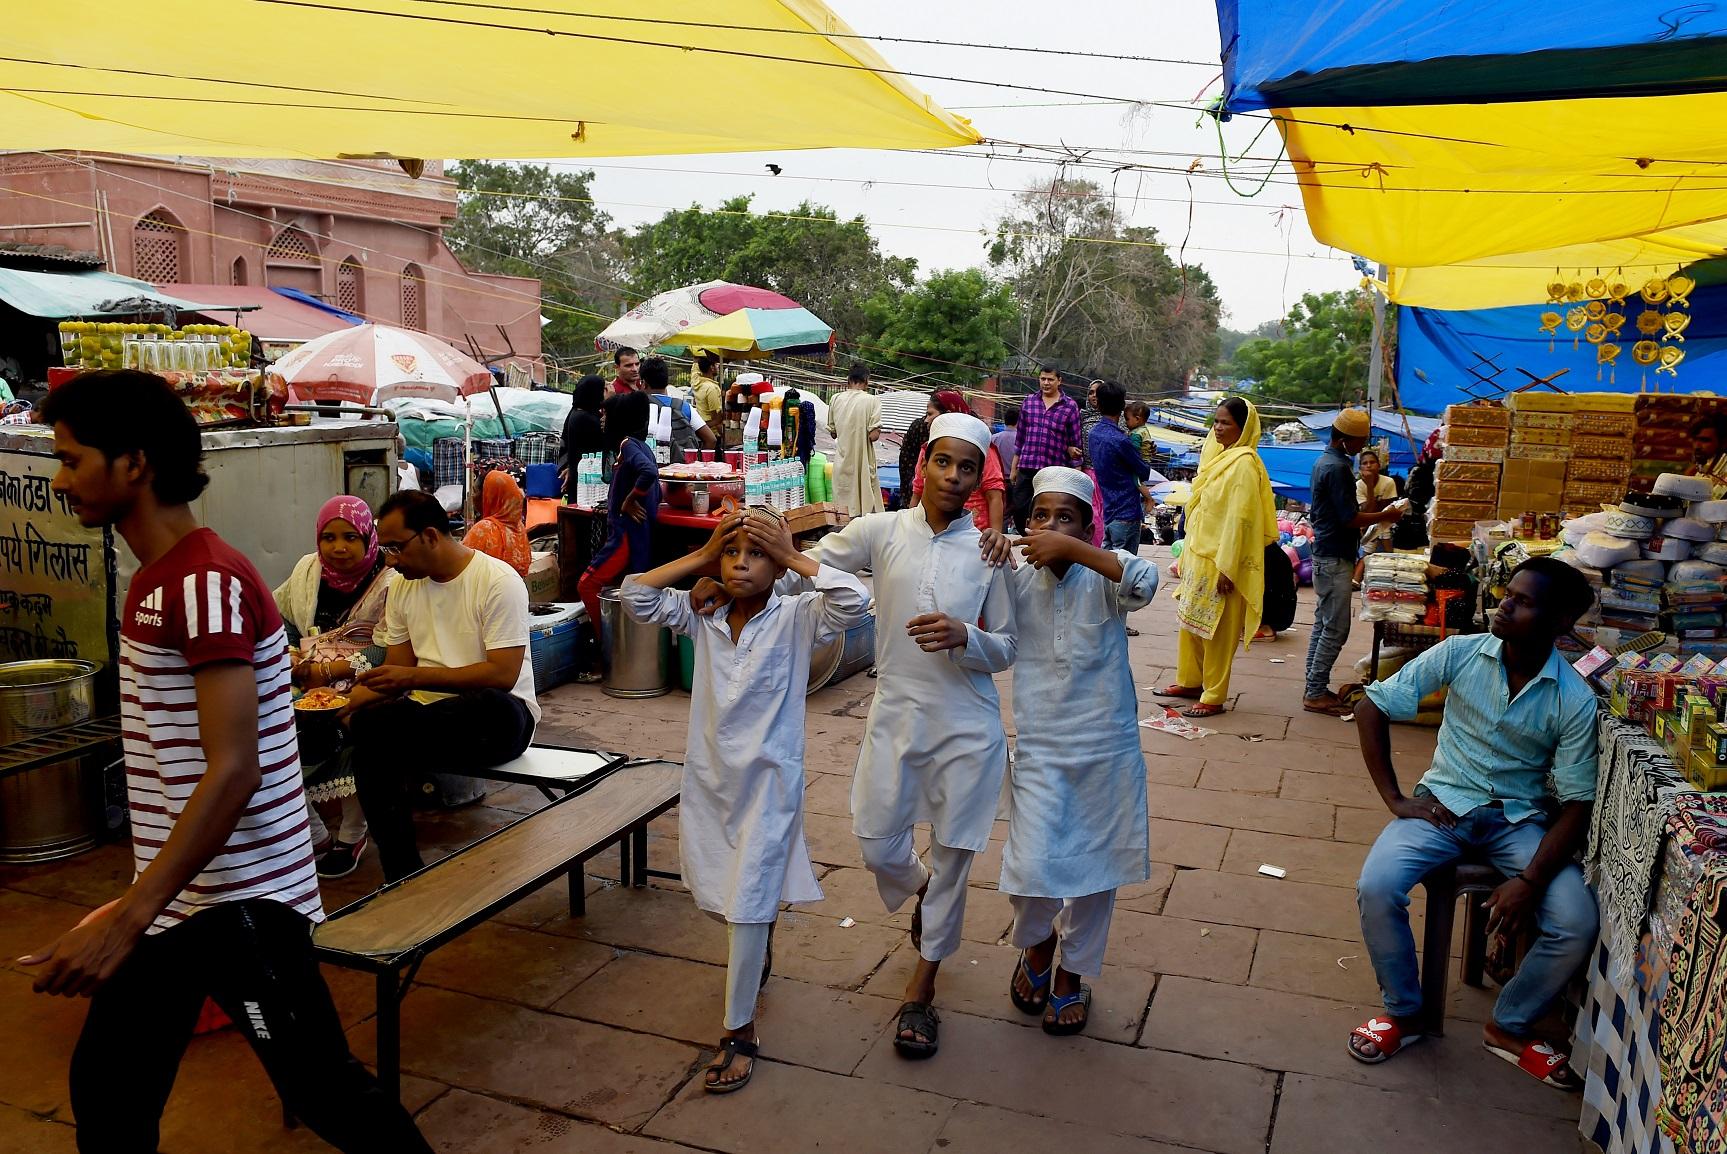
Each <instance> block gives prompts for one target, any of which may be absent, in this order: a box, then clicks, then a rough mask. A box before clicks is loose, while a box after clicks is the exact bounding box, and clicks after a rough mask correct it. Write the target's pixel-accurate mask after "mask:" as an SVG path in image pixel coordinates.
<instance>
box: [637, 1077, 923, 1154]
mask: <svg viewBox="0 0 1727 1154" xmlns="http://www.w3.org/2000/svg"><path fill="white" fill-rule="evenodd" d="M700 1083H701V1079H699V1078H692V1079H691V1080H690V1081H689V1082H688V1083H687V1084H686V1085H685V1086H684V1087H683V1089H682V1090H681V1091H680V1092H679V1094H678V1096H677V1098H676V1099H675V1100H674V1101H673V1102H672V1103H671V1104H670V1105H668V1106H667V1107H666V1108H665V1109H663V1110H661V1111H660V1112H659V1113H658V1114H657V1115H655V1116H654V1119H653V1121H651V1122H649V1123H648V1124H647V1126H646V1127H644V1128H643V1131H642V1132H643V1133H644V1134H649V1135H652V1136H654V1137H657V1138H668V1139H670V1140H672V1141H674V1142H687V1143H690V1144H691V1145H699V1146H701V1147H702V1148H704V1149H710V1150H723V1151H727V1152H728V1154H811V1152H813V1151H829V1152H834V1154H840V1152H848V1154H849V1152H851V1151H864V1150H872V1151H873V1150H883V1151H886V1150H895V1151H901V1150H903V1151H914V1150H915V1151H926V1150H929V1149H931V1148H932V1147H933V1146H934V1144H935V1141H936V1136H937V1135H938V1134H940V1133H941V1128H942V1126H943V1125H944V1124H945V1123H946V1122H947V1118H948V1115H949V1114H950V1113H951V1112H952V1111H953V1105H954V1104H953V1102H952V1101H951V1100H950V1099H948V1098H946V1097H942V1096H939V1095H937V1094H931V1093H926V1092H924V1091H922V1090H919V1089H916V1088H908V1087H901V1086H893V1085H885V1084H883V1083H882V1082H881V1081H879V1080H870V1079H864V1078H845V1077H841V1076H839V1075H837V1074H829V1073H825V1072H823V1071H819V1070H810V1069H805V1068H804V1067H801V1066H787V1065H782V1064H780V1063H777V1062H770V1061H765V1060H764V1061H763V1062H762V1064H761V1065H760V1066H759V1067H758V1068H757V1069H756V1072H755V1074H754V1075H753V1076H752V1077H751V1079H750V1084H749V1088H748V1089H747V1090H746V1091H745V1092H743V1093H741V1094H709V1093H707V1092H706V1091H704V1090H703V1089H702V1088H701V1084H700Z"/></svg>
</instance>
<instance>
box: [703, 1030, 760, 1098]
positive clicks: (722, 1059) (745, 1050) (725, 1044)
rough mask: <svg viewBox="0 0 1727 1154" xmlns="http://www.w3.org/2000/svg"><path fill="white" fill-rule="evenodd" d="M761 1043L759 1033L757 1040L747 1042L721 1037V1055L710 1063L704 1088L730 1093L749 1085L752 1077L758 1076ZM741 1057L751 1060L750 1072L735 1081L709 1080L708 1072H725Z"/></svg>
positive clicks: (714, 1092) (704, 1077)
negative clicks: (757, 1062)
mask: <svg viewBox="0 0 1727 1154" xmlns="http://www.w3.org/2000/svg"><path fill="white" fill-rule="evenodd" d="M761 1044H762V1040H761V1035H759V1034H758V1035H756V1040H755V1041H753V1042H746V1041H744V1040H743V1039H742V1038H722V1039H720V1056H719V1058H718V1060H716V1061H714V1062H711V1063H709V1065H708V1067H707V1070H706V1072H705V1073H704V1075H703V1077H702V1089H704V1090H706V1091H707V1092H708V1093H710V1094H730V1093H733V1092H735V1091H738V1090H742V1089H743V1088H744V1087H745V1086H748V1085H749V1084H750V1079H751V1078H753V1077H755V1076H756V1054H757V1052H758V1051H760V1049H761ZM739 1057H744V1058H748V1059H749V1060H750V1069H749V1073H747V1074H745V1075H744V1076H743V1077H742V1078H739V1079H738V1080H737V1081H735V1082H710V1081H708V1079H707V1077H706V1074H724V1073H725V1072H726V1071H727V1070H729V1069H731V1068H732V1062H733V1061H734V1060H736V1059H737V1058H739Z"/></svg>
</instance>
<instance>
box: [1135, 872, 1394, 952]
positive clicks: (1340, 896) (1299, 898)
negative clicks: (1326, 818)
mask: <svg viewBox="0 0 1727 1154" xmlns="http://www.w3.org/2000/svg"><path fill="white" fill-rule="evenodd" d="M1163 908H1164V912H1165V913H1166V914H1171V915H1174V916H1176V917H1184V918H1192V919H1194V920H1196V921H1208V920H1209V921H1218V922H1227V923H1229V924H1231V925H1238V926H1249V927H1253V928H1257V929H1266V930H1284V931H1286V932H1288V933H1292V934H1311V935H1313V936H1315V937H1324V938H1345V939H1347V938H1349V937H1352V936H1354V935H1356V934H1358V933H1359V932H1360V926H1361V919H1360V915H1359V913H1358V912H1357V910H1356V908H1355V895H1354V893H1353V892H1350V891H1347V890H1344V889H1342V888H1340V887H1338V886H1321V885H1313V884H1310V883H1307V882H1297V881H1289V880H1282V881H1279V880H1277V879H1275V878H1267V877H1257V876H1244V875H1241V874H1227V873H1216V872H1213V871H1211V870H1182V871H1181V872H1180V873H1178V874H1176V875H1175V884H1174V885H1173V886H1171V887H1170V890H1169V900H1168V901H1167V902H1165V903H1164V907H1163Z"/></svg>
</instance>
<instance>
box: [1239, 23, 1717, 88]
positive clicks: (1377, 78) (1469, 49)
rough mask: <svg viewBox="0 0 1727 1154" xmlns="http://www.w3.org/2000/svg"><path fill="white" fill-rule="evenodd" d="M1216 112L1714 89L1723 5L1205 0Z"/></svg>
mask: <svg viewBox="0 0 1727 1154" xmlns="http://www.w3.org/2000/svg"><path fill="white" fill-rule="evenodd" d="M1217 20H1218V30H1219V32H1220V34H1221V36H1222V41H1223V69H1224V83H1225V89H1224V92H1225V105H1224V106H1225V108H1226V109H1227V110H1228V111H1230V112H1245V111H1250V110H1254V109H1263V108H1301V107H1308V108H1312V107H1318V106H1334V107H1335V106H1348V105H1358V106H1386V105H1409V104H1441V103H1451V104H1459V103H1484V102H1496V101H1532V100H1553V99H1565V98H1571V97H1579V96H1589V97H1603V96H1662V95H1672V94H1675V93H1687V92H1710V91H1719V90H1720V89H1721V88H1722V81H1723V72H1724V71H1727V69H1724V68H1723V64H1722V61H1723V59H1724V58H1727V56H1724V54H1727V6H1723V5H1721V4H1681V3H1678V2H1677V0H1573V2H1571V3H1568V4H1545V5H1544V4H1529V3H1510V2H1509V0H1379V2H1378V3H1373V4H1364V3H1362V2H1361V0H1302V2H1301V3H1293V2H1291V0H1218V5H1217Z"/></svg>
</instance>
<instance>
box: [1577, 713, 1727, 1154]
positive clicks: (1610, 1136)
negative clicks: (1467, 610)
mask: <svg viewBox="0 0 1727 1154" xmlns="http://www.w3.org/2000/svg"><path fill="white" fill-rule="evenodd" d="M1599 734H1600V742H1601V753H1600V761H1599V764H1600V775H1599V778H1598V781H1597V784H1596V794H1595V807H1594V813H1593V816H1592V826H1591V829H1590V837H1589V846H1588V849H1587V851H1586V853H1585V866H1586V868H1587V870H1588V873H1589V877H1590V881H1591V882H1592V883H1593V884H1594V886H1595V888H1596V894H1597V897H1598V899H1599V901H1600V903H1601V935H1600V940H1599V942H1598V943H1597V946H1596V950H1595V956H1594V958H1593V960H1592V962H1591V964H1590V966H1589V969H1588V972H1587V973H1586V974H1585V980H1586V983H1587V989H1586V991H1585V993H1584V997H1583V1003H1582V1007H1581V1009H1580V1011H1579V1013H1578V1018H1577V1035H1576V1039H1575V1044H1574V1047H1573V1053H1572V1065H1573V1066H1574V1068H1576V1070H1577V1071H1578V1073H1579V1074H1580V1075H1582V1076H1583V1078H1584V1090H1583V1114H1582V1119H1581V1121H1580V1123H1579V1128H1580V1129H1581V1131H1582V1133H1583V1135H1584V1136H1585V1137H1587V1138H1588V1139H1589V1140H1590V1141H1592V1142H1594V1143H1595V1144H1596V1145H1597V1146H1599V1147H1601V1149H1602V1150H1603V1151H1605V1152H1606V1154H1650V1152H1656V1154H1703V1152H1704V1151H1718V1150H1720V1149H1722V1143H1723V1140H1724V1138H1727V1118H1724V1116H1723V1115H1724V1110H1727V1069H1724V1068H1723V1065H1722V1062H1721V1060H1720V1056H1721V1046H1722V1039H1723V1036H1724V1031H1727V1017H1724V1010H1723V1005H1722V999H1721V995H1722V992H1723V991H1724V990H1727V974H1724V973H1723V965H1724V964H1727V954H1724V952H1723V932H1722V918H1723V914H1724V912H1727V911H1724V910H1723V899H1722V895H1723V893H1724V892H1727V798H1723V797H1721V796H1719V795H1709V794H1700V793H1698V792H1697V791H1696V790H1694V789H1693V788H1692V787H1691V786H1690V784H1689V783H1687V782H1686V780H1685V778H1684V775H1683V774H1681V773H1680V771H1679V769H1678V767H1677V766H1676V765H1675V764H1674V761H1673V759H1672V758H1671V757H1670V756H1669V755H1668V753H1667V751H1666V749H1665V748H1664V747H1663V746H1662V745H1661V743H1660V742H1657V741H1656V740H1655V739H1654V738H1652V737H1650V736H1649V735H1648V734H1647V733H1646V732H1645V731H1644V730H1643V728H1642V727H1641V726H1640V725H1636V724H1633V723H1630V722H1628V721H1625V720H1622V719H1620V718H1617V717H1612V716H1603V717H1602V719H1601V721H1600V728H1599ZM1711 812H1712V813H1714V814H1715V815H1717V816H1718V817H1719V819H1720V821H1721V825H1719V826H1710V824H1709V822H1708V821H1707V817H1708V815H1709V814H1710V813H1711Z"/></svg>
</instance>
